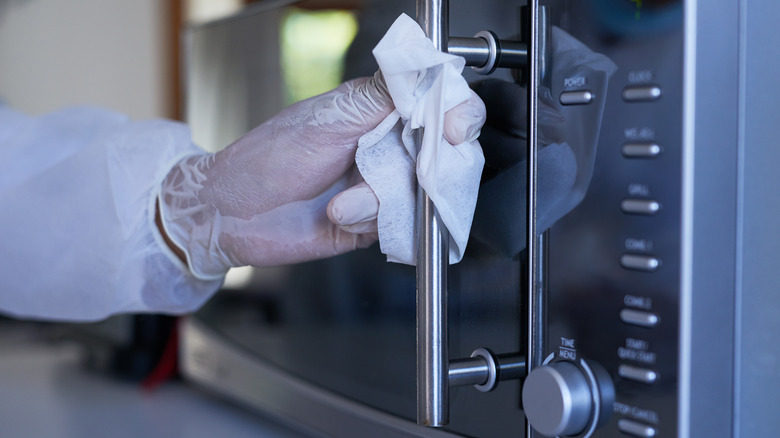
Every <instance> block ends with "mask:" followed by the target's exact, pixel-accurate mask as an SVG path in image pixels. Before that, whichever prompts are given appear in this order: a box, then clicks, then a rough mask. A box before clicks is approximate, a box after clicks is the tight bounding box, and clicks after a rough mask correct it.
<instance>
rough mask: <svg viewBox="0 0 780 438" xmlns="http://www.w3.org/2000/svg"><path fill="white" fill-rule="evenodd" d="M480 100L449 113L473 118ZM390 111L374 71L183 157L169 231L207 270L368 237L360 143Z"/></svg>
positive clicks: (170, 187) (310, 254)
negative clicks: (220, 145)
mask: <svg viewBox="0 0 780 438" xmlns="http://www.w3.org/2000/svg"><path fill="white" fill-rule="evenodd" d="M474 99H475V100H476V101H479V99H478V98H477V97H476V95H475V96H474ZM475 105H476V106H479V105H481V102H479V104H475V103H474V102H472V101H467V102H465V103H464V104H462V105H461V107H459V108H453V109H452V110H451V111H450V113H451V114H452V116H449V115H448V117H454V118H460V117H466V119H467V120H473V117H471V118H470V117H469V116H468V114H470V113H472V112H473V109H471V107H473V106H475ZM393 110H394V107H393V103H392V101H391V99H390V96H389V94H388V93H387V89H386V86H385V84H384V80H383V79H382V77H381V74H380V73H377V74H375V75H374V77H372V78H361V79H356V80H353V81H350V82H346V83H344V84H342V85H341V86H340V87H338V88H337V89H335V90H333V91H331V92H328V93H325V94H323V95H320V96H316V97H313V98H310V99H307V100H305V101H302V102H299V103H297V104H294V105H292V106H290V107H288V108H286V109H285V110H283V111H282V112H280V113H279V114H278V115H276V116H275V117H273V118H271V119H270V120H268V121H267V122H266V123H264V124H262V125H260V126H258V127H257V128H255V129H253V130H252V131H250V132H249V133H247V134H246V135H244V136H243V137H241V138H240V139H238V140H237V141H236V142H235V143H233V144H232V145H230V146H229V147H227V148H225V149H224V150H222V151H220V152H217V153H216V154H202V155H195V156H191V157H188V158H185V159H184V160H182V161H181V162H179V163H178V164H177V165H176V166H174V167H173V169H171V171H170V172H169V174H168V176H167V177H166V178H165V180H164V181H163V185H162V188H161V193H160V197H159V208H160V216H161V222H162V226H163V229H164V232H165V234H167V237H168V238H169V239H170V240H171V241H172V243H173V245H174V246H175V247H176V249H180V250H181V251H182V252H183V253H184V257H185V258H186V261H187V263H188V265H189V268H190V271H191V272H192V273H193V275H195V276H196V277H198V278H201V279H214V278H219V277H221V276H222V275H224V274H225V273H226V272H227V270H228V269H229V268H230V267H234V266H245V265H253V266H272V265H282V264H289V263H297V262H302V261H308V260H314V259H318V258H325V257H330V256H334V255H337V254H341V253H344V252H348V251H351V250H353V249H356V248H362V247H367V246H369V245H370V244H372V243H373V242H375V241H376V239H377V230H376V215H377V211H378V208H379V202H378V201H377V198H376V196H375V195H374V194H373V192H372V191H371V190H370V189H369V188H368V186H367V185H365V183H363V182H362V178H360V175H359V173H358V171H357V169H356V167H355V163H354V159H355V150H356V148H357V142H358V139H359V138H360V137H361V136H362V135H363V134H365V133H366V132H368V131H370V130H372V129H374V128H375V127H376V126H377V125H378V124H379V123H380V122H381V121H382V120H383V119H385V118H386V117H387V116H388V114H390V113H391V112H392V111H393ZM464 114H466V116H464ZM482 114H483V115H482V121H478V122H477V123H473V122H472V123H464V124H461V123H453V128H452V130H451V131H450V133H449V134H448V135H450V136H451V137H452V138H453V139H454V140H457V139H458V138H461V137H466V136H468V134H469V132H470V131H474V130H475V128H474V125H479V126H481V123H483V121H484V109H483V111H482ZM453 120H455V119H453ZM476 130H477V131H478V130H479V127H476Z"/></svg>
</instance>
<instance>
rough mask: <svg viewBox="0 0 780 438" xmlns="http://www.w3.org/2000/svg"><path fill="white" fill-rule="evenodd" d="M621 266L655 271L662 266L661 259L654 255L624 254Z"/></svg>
mask: <svg viewBox="0 0 780 438" xmlns="http://www.w3.org/2000/svg"><path fill="white" fill-rule="evenodd" d="M620 266H622V267H624V268H626V269H635V270H637V271H645V272H653V271H655V270H656V269H658V267H659V266H661V261H660V260H658V259H657V258H655V257H652V256H645V255H638V254H623V255H622V256H620Z"/></svg>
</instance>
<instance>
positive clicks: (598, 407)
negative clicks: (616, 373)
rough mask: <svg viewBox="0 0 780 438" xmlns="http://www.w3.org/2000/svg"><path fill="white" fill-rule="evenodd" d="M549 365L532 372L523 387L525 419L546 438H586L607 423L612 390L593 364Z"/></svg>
mask: <svg viewBox="0 0 780 438" xmlns="http://www.w3.org/2000/svg"><path fill="white" fill-rule="evenodd" d="M580 364H581V365H582V366H578V365H577V364H575V363H574V362H570V361H558V362H552V363H550V364H548V365H543V366H540V367H538V368H535V369H534V370H532V371H531V372H530V373H529V374H528V377H526V379H525V382H524V383H523V409H524V410H525V416H526V417H527V418H528V421H529V422H530V423H531V426H533V428H534V429H536V431H537V432H539V433H541V434H543V435H546V436H589V435H590V434H591V433H592V432H593V430H595V428H596V427H598V426H600V425H603V424H604V423H606V421H607V420H608V419H609V414H610V412H611V411H612V409H611V408H612V402H613V401H614V394H615V391H614V387H613V385H612V379H611V378H610V377H609V374H608V373H607V372H606V371H605V370H604V369H603V368H602V367H601V366H599V365H597V364H594V363H592V362H587V363H586V362H584V361H582V362H580Z"/></svg>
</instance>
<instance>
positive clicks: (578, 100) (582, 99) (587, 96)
mask: <svg viewBox="0 0 780 438" xmlns="http://www.w3.org/2000/svg"><path fill="white" fill-rule="evenodd" d="M559 100H560V101H561V104H563V105H585V104H588V103H591V102H593V93H591V92H590V91H588V90H581V91H564V92H563V93H561V97H559Z"/></svg>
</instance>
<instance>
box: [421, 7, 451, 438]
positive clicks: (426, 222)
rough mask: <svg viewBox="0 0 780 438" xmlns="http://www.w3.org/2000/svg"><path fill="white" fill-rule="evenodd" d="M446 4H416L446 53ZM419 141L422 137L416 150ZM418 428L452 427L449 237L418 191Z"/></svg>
mask: <svg viewBox="0 0 780 438" xmlns="http://www.w3.org/2000/svg"><path fill="white" fill-rule="evenodd" d="M448 6H449V5H448V0H417V22H418V23H419V24H420V27H422V28H423V30H424V31H425V34H426V35H427V36H428V38H430V39H431V41H433V45H434V47H436V49H438V50H441V51H447V38H448V37H449V30H448V24H449V23H448V22H449V16H448V15H449V14H448ZM420 140H421V137H420V136H418V144H420V143H421V142H420ZM417 239H418V240H417V422H418V423H419V424H422V425H424V426H433V427H440V426H444V425H446V424H447V423H448V422H449V377H448V375H449V369H448V368H449V365H448V361H449V354H448V351H447V350H448V349H447V342H448V341H447V267H448V265H449V233H448V232H447V229H446V228H445V227H444V225H443V223H442V222H441V219H440V218H439V214H438V213H437V212H436V207H435V206H434V205H433V202H432V201H431V199H430V198H429V197H428V195H427V194H426V193H425V191H424V190H422V189H421V188H418V191H417Z"/></svg>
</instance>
